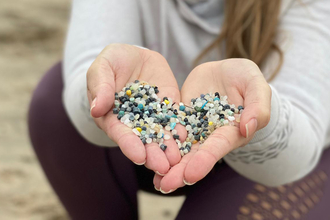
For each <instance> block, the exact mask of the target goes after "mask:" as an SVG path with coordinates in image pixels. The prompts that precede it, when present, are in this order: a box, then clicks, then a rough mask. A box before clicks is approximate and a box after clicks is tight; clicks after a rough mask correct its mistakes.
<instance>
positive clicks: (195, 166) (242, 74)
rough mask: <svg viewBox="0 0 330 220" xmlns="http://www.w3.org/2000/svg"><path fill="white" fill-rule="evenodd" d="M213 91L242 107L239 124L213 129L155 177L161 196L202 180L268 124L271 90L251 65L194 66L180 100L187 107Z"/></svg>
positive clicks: (229, 61) (236, 62) (233, 62)
mask: <svg viewBox="0 0 330 220" xmlns="http://www.w3.org/2000/svg"><path fill="white" fill-rule="evenodd" d="M215 92H219V93H220V95H227V96H228V103H229V104H235V106H238V105H242V106H244V111H243V113H242V115H241V118H240V124H239V125H238V126H223V127H220V128H218V129H216V130H215V131H214V132H213V133H212V134H211V135H210V136H209V137H208V139H207V140H206V141H205V142H204V143H203V144H202V145H199V144H198V143H197V144H194V145H193V146H192V149H191V151H190V152H189V153H188V154H187V155H185V156H184V157H182V159H181V161H180V163H178V164H176V165H175V166H173V167H172V168H171V169H170V171H169V172H168V173H167V174H166V175H165V176H159V175H157V174H156V175H155V177H154V185H155V187H156V188H157V189H161V191H162V192H163V193H169V192H172V191H174V190H176V189H177V188H179V187H183V186H184V185H185V184H187V185H191V184H193V183H196V182H197V181H199V180H201V179H203V178H204V177H205V176H206V175H207V174H208V173H209V172H210V171H211V169H212V168H213V166H214V165H215V163H217V162H218V161H219V160H220V159H221V158H222V157H224V156H225V155H226V154H228V153H229V152H230V151H232V150H234V149H236V148H238V147H241V146H244V145H246V144H247V143H248V142H249V141H250V140H251V139H252V138H253V136H254V134H255V132H256V131H258V130H259V129H261V128H263V127H265V126H266V125H267V124H268V122H269V120H270V109H271V108H270V104H271V89H270V87H269V85H268V83H267V82H266V80H265V78H264V76H263V75H262V73H261V71H260V70H259V68H258V66H257V65H256V64H255V63H254V62H252V61H250V60H247V59H227V60H222V61H216V62H209V63H204V64H202V65H199V66H197V67H196V68H195V69H194V70H193V71H192V72H191V73H190V74H189V76H188V77H187V79H186V81H185V83H184V85H183V87H182V90H181V99H182V102H183V103H185V104H186V105H190V100H191V98H196V97H199V96H200V94H206V93H215Z"/></svg>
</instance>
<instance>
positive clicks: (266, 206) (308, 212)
mask: <svg viewBox="0 0 330 220" xmlns="http://www.w3.org/2000/svg"><path fill="white" fill-rule="evenodd" d="M329 175H330V149H328V150H326V151H324V153H323V155H322V158H321V160H320V162H319V164H318V166H317V167H316V168H315V169H314V171H313V172H312V173H310V174H309V175H308V176H306V177H304V178H303V179H301V180H299V181H296V182H294V183H291V184H287V185H284V186H280V187H266V186H263V185H260V184H256V183H254V182H252V181H250V180H248V179H246V178H244V177H242V176H240V175H239V174H237V173H236V172H235V171H233V170H232V169H231V168H230V167H229V166H228V165H226V164H221V165H220V164H219V165H217V166H215V168H214V169H213V170H212V171H211V173H210V174H209V175H208V176H207V177H206V178H205V179H203V180H202V181H200V182H199V183H197V184H196V185H193V186H190V187H189V186H188V187H189V192H188V193H187V199H186V201H185V203H184V204H183V206H182V208H181V210H180V212H179V214H178V216H177V219H190V220H193V219H210V220H212V219H238V220H248V219H267V220H268V219H310V220H314V219H319V220H326V219H329V216H330V211H329V210H330V181H329V180H328V176H329Z"/></svg>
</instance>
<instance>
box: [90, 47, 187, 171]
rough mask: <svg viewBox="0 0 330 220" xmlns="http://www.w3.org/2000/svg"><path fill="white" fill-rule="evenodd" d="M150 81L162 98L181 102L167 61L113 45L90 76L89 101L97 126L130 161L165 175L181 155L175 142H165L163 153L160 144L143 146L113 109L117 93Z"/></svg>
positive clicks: (149, 54)
mask: <svg viewBox="0 0 330 220" xmlns="http://www.w3.org/2000/svg"><path fill="white" fill-rule="evenodd" d="M135 80H140V81H146V82H148V83H149V84H151V85H157V86H158V88H159V91H160V92H159V93H158V94H157V95H158V96H159V97H161V98H162V97H164V96H167V97H171V98H172V99H173V100H174V101H175V102H179V101H180V91H179V88H178V85H177V82H176V80H175V78H174V76H173V73H172V71H171V69H170V67H169V65H168V64H167V61H166V60H165V58H164V57H163V56H161V55H160V54H159V53H157V52H154V51H151V50H147V49H141V48H139V47H136V46H131V45H126V44H111V45H109V46H107V47H106V48H105V49H104V50H103V51H102V52H101V53H100V54H99V55H98V57H97V58H96V59H95V61H94V62H93V64H92V65H91V67H90V68H89V70H88V72H87V87H88V99H89V102H90V105H91V115H92V117H93V118H94V120H95V122H96V124H97V125H98V126H99V128H101V129H102V130H103V131H104V132H105V133H106V134H107V135H108V136H109V138H110V139H111V140H113V141H115V142H116V143H117V144H118V145H119V147H120V149H121V151H122V152H123V154H124V155H126V157H128V158H129V159H130V160H131V161H133V162H134V163H136V164H139V165H141V164H145V166H146V167H148V168H149V169H151V170H153V171H155V172H156V173H159V174H165V173H167V171H168V170H169V168H170V166H173V165H175V164H177V163H178V162H179V161H180V159H181V156H180V152H179V150H178V147H177V145H176V143H175V141H174V140H173V139H170V140H167V141H165V144H166V145H167V149H166V151H165V152H163V151H162V150H161V149H160V148H159V146H158V144H156V143H151V144H146V145H143V143H142V142H141V140H140V139H139V137H138V136H136V135H135V134H134V133H133V132H132V129H131V128H129V127H127V126H126V125H124V124H122V123H121V122H120V121H119V120H118V119H117V115H115V114H113V113H112V111H111V109H112V107H113V104H114V99H115V97H114V94H115V92H119V91H121V89H122V88H123V87H124V86H125V85H126V83H128V82H133V81H135Z"/></svg>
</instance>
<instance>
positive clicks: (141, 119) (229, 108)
mask: <svg viewBox="0 0 330 220" xmlns="http://www.w3.org/2000/svg"><path fill="white" fill-rule="evenodd" d="M158 93H159V89H158V87H157V86H155V85H149V84H148V83H147V82H143V81H139V80H135V81H134V82H131V83H127V84H126V86H125V87H124V88H123V89H122V90H121V91H120V92H119V93H115V102H114V108H113V113H114V114H117V118H118V119H119V120H120V121H121V122H122V123H123V124H125V125H126V126H128V127H130V128H132V131H133V133H134V134H136V135H137V136H138V137H139V138H140V140H141V141H142V143H143V144H150V143H158V145H159V147H160V148H161V149H162V150H163V151H165V150H166V148H167V146H166V145H165V144H164V140H169V139H170V138H171V136H172V137H173V139H174V140H175V142H176V143H177V145H178V148H179V150H180V153H181V156H184V155H185V154H187V153H189V152H190V150H191V146H192V144H196V143H200V144H202V143H203V142H204V141H205V140H206V139H207V138H208V137H209V136H210V135H211V134H212V132H213V131H214V130H215V129H217V128H219V127H222V126H226V125H235V122H240V116H241V113H242V111H243V109H244V108H243V106H241V105H240V106H238V107H237V108H236V107H235V105H233V104H232V105H230V104H229V103H228V101H227V96H225V95H223V96H220V94H219V92H216V93H214V94H201V95H200V97H197V98H193V99H191V102H190V106H187V105H184V104H183V103H181V102H180V103H179V104H177V103H174V102H173V99H172V98H170V97H163V98H162V99H161V98H159V97H158V95H157V94H158ZM177 124H181V125H182V126H184V127H185V128H186V131H187V138H186V139H185V140H184V141H183V143H182V142H181V141H180V136H179V134H178V132H177V130H176V129H175V127H176V125H177ZM169 133H170V134H171V136H170V135H169Z"/></svg>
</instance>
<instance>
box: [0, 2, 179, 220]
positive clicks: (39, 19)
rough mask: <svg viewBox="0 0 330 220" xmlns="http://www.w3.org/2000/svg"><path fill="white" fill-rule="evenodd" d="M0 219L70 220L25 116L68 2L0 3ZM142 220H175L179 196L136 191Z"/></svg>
mask: <svg viewBox="0 0 330 220" xmlns="http://www.w3.org/2000/svg"><path fill="white" fill-rule="evenodd" d="M0 1H1V3H0V4H1V7H0V71H1V72H0V219H1V220H25V219H26V220H27V219H28V220H67V219H70V218H69V217H68V215H67V213H66V211H65V209H64V208H63V206H62V205H61V204H60V202H59V200H58V198H57V196H56V195H55V194H54V192H53V191H52V189H51V187H50V186H49V183H48V182H47V179H46V178H45V176H44V173H43V171H42V170H41V168H40V165H39V162H38V160H37V159H36V156H35V154H34V152H33V150H32V148H31V145H30V142H29V138H28V134H27V124H26V115H27V110H28V105H29V101H30V99H31V94H32V92H33V90H34V88H35V87H36V85H37V83H38V81H39V80H40V78H41V77H42V75H43V73H44V72H45V71H46V70H47V69H48V68H49V67H50V66H51V65H53V64H54V63H55V62H56V61H58V60H60V59H61V57H62V51H63V42H64V36H65V33H66V28H67V23H68V19H69V13H70V1H67V0H47V1H40V0H10V1H8V0H0ZM138 198H139V201H140V209H139V210H140V217H141V219H159V220H162V219H164V220H166V219H174V218H175V215H176V213H177V212H178V209H179V207H180V206H181V204H182V201H183V199H184V198H183V197H174V198H164V197H159V196H154V195H151V194H147V193H144V192H139V195H138Z"/></svg>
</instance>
